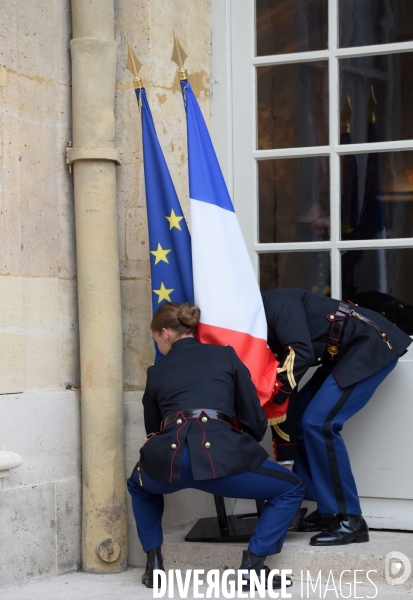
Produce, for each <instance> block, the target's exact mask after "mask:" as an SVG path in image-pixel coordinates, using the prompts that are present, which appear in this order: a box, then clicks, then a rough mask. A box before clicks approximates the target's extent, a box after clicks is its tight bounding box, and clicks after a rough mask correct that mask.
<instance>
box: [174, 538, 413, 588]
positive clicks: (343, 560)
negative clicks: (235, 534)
mask: <svg viewBox="0 0 413 600" xmlns="http://www.w3.org/2000/svg"><path fill="white" fill-rule="evenodd" d="M188 529H189V528H186V529H181V530H179V531H176V532H173V533H169V534H167V535H166V536H165V543H164V550H163V554H164V558H165V566H166V569H190V568H199V569H218V568H219V569H224V568H229V569H236V568H239V565H240V561H241V556H242V550H243V549H244V548H246V544H239V543H228V544H202V543H191V542H185V541H184V537H185V535H186V533H187V531H188ZM311 535H313V534H311V533H290V534H288V535H287V539H286V542H285V544H284V548H283V551H282V553H281V554H280V555H275V556H271V557H268V559H267V561H266V564H268V566H269V567H270V568H272V569H292V572H293V578H294V579H295V580H296V581H300V579H301V571H303V572H304V578H305V577H306V572H307V570H308V571H309V572H310V574H311V577H312V580H313V581H315V579H316V578H317V575H318V572H319V571H321V573H322V580H323V581H324V582H325V581H326V580H327V578H328V576H329V573H330V571H331V572H332V575H333V577H334V580H335V581H336V582H337V580H338V579H339V578H340V575H341V573H342V572H343V571H344V570H346V569H348V570H350V571H351V573H346V574H345V575H343V577H342V581H343V582H344V583H346V582H351V581H353V580H354V573H353V572H354V570H361V571H364V574H363V573H361V574H359V575H360V577H363V576H364V577H363V580H364V581H365V580H366V578H365V574H366V572H367V571H369V570H375V571H377V573H372V574H371V575H370V577H371V578H372V580H373V581H374V583H375V584H376V585H377V587H378V588H387V589H389V588H392V586H390V585H389V584H387V582H386V579H385V576H384V562H385V556H386V554H387V553H388V552H392V551H394V550H397V551H398V552H402V553H403V554H405V555H406V556H407V557H408V558H409V559H410V562H411V563H412V564H413V535H412V534H411V533H409V532H388V531H370V542H369V543H367V544H349V545H347V546H332V547H320V548H315V547H313V546H309V539H310V537H311ZM373 589H374V588H373ZM392 589H393V588H392ZM397 589H398V590H405V591H406V590H410V589H413V574H412V575H410V577H409V579H408V580H407V581H406V583H405V584H404V585H401V586H397Z"/></svg>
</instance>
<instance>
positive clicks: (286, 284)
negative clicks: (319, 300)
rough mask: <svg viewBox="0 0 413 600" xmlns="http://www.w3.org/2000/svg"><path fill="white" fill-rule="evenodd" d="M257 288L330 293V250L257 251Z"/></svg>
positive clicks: (262, 290)
mask: <svg viewBox="0 0 413 600" xmlns="http://www.w3.org/2000/svg"><path fill="white" fill-rule="evenodd" d="M259 259H260V288H261V292H267V291H268V290H273V289H275V288H301V289H304V290H309V291H311V292H315V293H317V294H323V295H325V296H329V295H330V252H321V251H320V252H282V253H281V252H280V253H271V254H270V253H268V254H260V255H259Z"/></svg>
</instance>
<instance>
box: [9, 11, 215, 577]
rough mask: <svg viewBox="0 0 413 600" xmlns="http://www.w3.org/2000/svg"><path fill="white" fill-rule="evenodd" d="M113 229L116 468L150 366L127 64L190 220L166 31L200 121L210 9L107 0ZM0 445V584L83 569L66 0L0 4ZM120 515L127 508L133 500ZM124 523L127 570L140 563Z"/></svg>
mask: <svg viewBox="0 0 413 600" xmlns="http://www.w3.org/2000/svg"><path fill="white" fill-rule="evenodd" d="M115 9H116V37H117V42H118V76H117V84H116V123H117V146H118V147H119V148H121V150H122V165H121V166H120V167H118V169H117V173H118V210H119V214H118V231H119V252H120V262H121V288H122V311H123V335H124V383H125V417H126V441H127V475H129V474H130V471H131V470H132V468H133V465H134V464H135V463H136V461H137V455H138V449H139V447H140V445H141V444H142V440H143V437H144V435H143V434H144V432H143V423H142V409H141V399H142V393H143V388H144V385H145V378H146V369H147V367H148V366H149V365H150V364H151V363H152V362H153V346H152V342H151V336H150V332H149V328H148V324H149V321H150V317H151V288H150V281H149V248H148V237H147V225H146V208H145V189H144V179H143V162H142V160H143V157H142V144H141V127H140V114H139V109H138V106H137V103H136V99H135V94H134V90H133V85H132V76H131V74H130V73H129V71H126V70H125V65H126V59H127V50H126V40H127V39H129V41H130V43H131V45H132V47H133V49H134V51H135V53H136V54H137V56H138V57H139V59H140V60H141V62H142V63H143V67H142V70H141V76H142V77H143V79H144V83H145V86H146V88H147V93H148V99H149V102H150V106H151V109H152V112H153V116H154V120H155V125H156V128H157V132H158V136H159V140H160V143H161V146H162V148H163V151H164V153H165V157H166V160H167V162H168V165H169V167H170V170H171V175H172V178H173V180H174V183H175V186H176V189H177V192H178V195H179V198H180V200H181V203H182V206H183V209H184V211H185V213H186V215H187V216H188V209H189V202H188V179H187V159H186V156H187V153H186V123H185V113H184V107H183V103H182V97H181V93H180V88H179V81H178V77H177V74H176V66H175V65H174V63H172V62H171V61H170V56H171V54H172V43H173V36H172V32H173V30H175V31H176V33H177V35H178V37H179V39H180V42H181V44H182V46H183V47H184V48H185V50H186V51H187V53H188V55H189V58H188V59H187V61H186V65H185V66H186V67H187V69H188V71H189V73H190V78H191V83H192V86H193V88H194V91H195V93H196V96H197V97H198V100H199V102H200V105H201V108H202V110H203V113H204V115H205V117H206V118H207V120H209V112H210V98H209V87H210V81H209V73H210V26H209V0H192V1H191V2H188V1H187V0H167V1H166V0H134V1H132V0H116V1H115ZM0 22H1V23H2V37H1V46H0V167H1V168H0V449H5V450H10V451H13V452H17V453H19V454H20V455H21V456H22V457H23V466H22V467H21V468H20V469H18V470H15V471H12V472H11V475H10V477H9V478H8V479H7V480H6V481H5V484H4V489H3V490H0V530H1V536H0V554H1V556H2V557H3V558H2V561H1V562H0V589H3V588H6V587H9V586H12V585H18V584H21V583H24V582H27V581H32V580H36V579H41V578H45V577H50V576H52V575H55V574H58V573H62V572H65V571H70V570H74V569H76V568H78V567H79V565H80V562H81V545H80V541H81V518H80V516H81V512H80V511H81V500H80V494H81V491H80V490H81V465H80V462H81V452H80V410H79V408H80V406H79V405H80V397H79V392H78V391H77V388H78V385H79V347H78V326H77V298H76V253H75V228H74V206H73V191H72V177H71V175H70V174H69V172H68V169H67V166H66V164H65V146H66V141H68V140H70V139H71V106H70V99H71V88H70V82H71V77H70V52H69V41H70V38H71V14H70V0H36V2H35V1H34V0H25V1H24V2H18V1H17V0H9V2H7V3H0ZM129 508H130V507H129ZM213 512H214V508H213V501H212V498H210V497H208V496H207V495H205V494H201V493H197V494H195V493H193V492H191V493H189V492H182V493H181V494H177V495H174V496H172V497H169V498H167V502H166V510H165V518H164V524H165V526H166V527H168V526H171V525H172V524H173V523H184V522H188V521H191V520H193V519H195V518H197V517H199V516H207V515H209V514H213ZM129 517H130V536H129V539H130V564H132V565H139V564H142V563H143V558H144V557H143V555H142V552H141V551H140V550H139V545H138V542H137V537H136V532H135V527H134V523H133V519H132V516H131V511H129Z"/></svg>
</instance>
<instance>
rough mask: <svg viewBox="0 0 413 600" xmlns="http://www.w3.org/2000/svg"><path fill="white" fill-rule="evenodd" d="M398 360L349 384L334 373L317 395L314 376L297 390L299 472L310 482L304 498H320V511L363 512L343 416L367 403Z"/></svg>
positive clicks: (307, 483) (297, 468)
mask: <svg viewBox="0 0 413 600" xmlns="http://www.w3.org/2000/svg"><path fill="white" fill-rule="evenodd" d="M396 364H397V360H395V361H393V362H392V363H390V364H389V365H387V367H385V368H384V369H381V371H379V372H378V373H375V374H374V375H371V376H370V377H367V378H366V379H363V380H362V381H360V382H359V383H356V384H354V385H352V386H349V387H345V388H341V387H340V386H339V385H338V383H337V381H336V379H335V378H334V375H333V374H330V375H329V376H328V377H327V378H326V380H325V381H324V383H323V384H322V386H321V387H320V389H319V390H318V392H317V393H316V394H315V395H314V396H313V395H312V391H311V380H310V381H309V382H308V383H307V384H306V385H305V386H304V387H303V388H302V390H301V391H300V392H299V393H298V410H297V412H298V417H297V444H298V459H296V461H295V464H294V472H295V473H297V475H298V476H299V477H300V478H301V479H302V480H303V482H304V484H305V498H306V499H307V500H313V501H315V502H317V509H318V512H320V513H322V514H327V513H330V514H331V513H345V514H349V515H360V514H361V508H360V502H359V498H358V494H357V487H356V483H355V481H354V477H353V473H352V472H351V466H350V460H349V457H348V454H347V450H346V447H345V445H344V440H343V438H342V437H341V433H340V432H341V430H342V428H343V424H344V422H345V421H347V419H349V418H350V417H351V416H353V415H354V414H355V413H356V412H358V411H359V410H361V409H362V408H363V406H365V405H366V404H367V402H368V401H369V399H370V398H371V396H372V395H373V393H374V391H375V390H376V388H377V387H378V386H379V385H380V383H381V382H382V381H383V380H384V379H385V378H386V377H387V375H388V374H389V373H390V372H391V371H392V370H393V369H394V367H395V366H396Z"/></svg>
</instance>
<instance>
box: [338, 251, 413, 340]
mask: <svg viewBox="0 0 413 600" xmlns="http://www.w3.org/2000/svg"><path fill="white" fill-rule="evenodd" d="M341 264H342V290H343V293H342V297H343V298H344V299H345V300H351V301H352V302H355V303H356V304H359V305H360V306H364V307H366V308H371V309H372V310H375V311H377V312H381V313H382V314H383V315H385V316H386V317H387V318H388V319H389V320H390V321H391V322H392V323H396V325H398V327H400V329H403V330H404V331H405V332H406V333H408V334H409V335H413V277H412V267H413V248H403V249H398V248H397V249H393V248H391V249H384V248H382V249H380V250H349V251H347V252H343V253H342V257H341Z"/></svg>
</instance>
